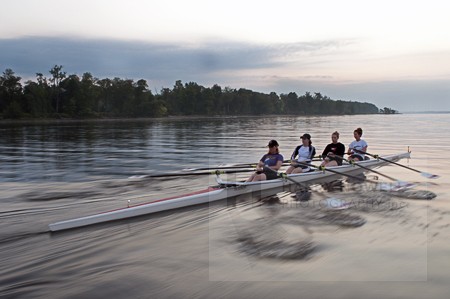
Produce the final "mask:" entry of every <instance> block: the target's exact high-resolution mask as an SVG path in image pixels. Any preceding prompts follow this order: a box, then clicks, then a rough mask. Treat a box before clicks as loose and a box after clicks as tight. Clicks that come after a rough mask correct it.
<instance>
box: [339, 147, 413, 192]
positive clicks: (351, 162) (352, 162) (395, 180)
mask: <svg viewBox="0 0 450 299" xmlns="http://www.w3.org/2000/svg"><path fill="white" fill-rule="evenodd" d="M332 156H333V157H336V158H338V159H341V160H343V161H346V162H348V163H350V164H352V165H356V166H358V167H361V168H363V169H366V170H368V171H371V172H374V173H376V174H378V175H381V176H384V177H385V178H388V179H390V180H391V181H394V182H396V183H397V185H398V186H406V185H408V186H411V187H409V188H412V187H415V186H416V185H414V184H409V183H406V182H403V181H399V180H397V179H394V178H393V177H390V176H388V175H385V174H383V173H381V172H378V171H376V170H373V169H370V168H369V167H365V166H362V165H360V164H359V163H356V162H355V161H353V160H347V159H345V158H343V157H341V156H338V155H332Z"/></svg>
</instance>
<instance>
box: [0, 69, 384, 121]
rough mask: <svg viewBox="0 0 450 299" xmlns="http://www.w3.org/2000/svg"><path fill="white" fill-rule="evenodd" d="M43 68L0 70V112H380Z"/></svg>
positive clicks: (324, 100)
mask: <svg viewBox="0 0 450 299" xmlns="http://www.w3.org/2000/svg"><path fill="white" fill-rule="evenodd" d="M49 73H50V75H51V76H50V77H48V78H47V77H45V76H44V74H42V73H36V81H31V80H29V81H27V82H25V85H22V84H21V82H20V81H21V79H22V78H21V77H18V76H15V73H14V72H13V71H12V70H11V69H6V70H5V71H4V72H3V76H0V116H2V117H3V118H16V119H17V118H53V117H59V118H95V117H159V116H169V115H205V116H213V115H270V114H289V115H314V114H324V115H344V114H360V113H379V112H380V111H379V110H378V108H377V107H376V106H375V105H374V104H371V103H361V102H353V101H342V100H332V99H331V98H329V97H327V96H324V95H322V94H321V93H319V92H315V93H314V94H311V93H310V92H306V93H305V94H304V95H301V96H298V95H297V94H296V93H295V92H290V93H288V94H284V93H282V94H280V95H277V94H276V93H275V92H271V93H269V94H265V93H260V92H256V91H252V90H249V89H245V88H240V89H233V88H230V87H225V88H222V87H220V86H219V85H217V84H215V85H214V86H212V87H204V86H201V85H198V84H197V83H195V82H189V83H185V84H183V83H182V82H181V81H176V82H175V85H174V86H173V88H172V89H170V88H162V89H161V91H160V92H159V93H158V92H157V93H156V94H153V93H152V91H151V90H150V89H149V88H148V84H147V81H146V80H143V79H141V80H138V81H136V82H135V81H134V80H132V79H120V78H117V77H116V78H114V79H109V78H106V79H98V78H95V77H93V76H92V74H91V73H88V72H86V73H84V74H83V75H82V76H78V75H75V74H74V75H67V73H66V72H65V71H63V66H61V65H59V66H58V65H55V66H54V67H53V68H52V69H50V71H49ZM387 109H390V108H387ZM387 109H386V107H385V108H384V110H383V113H386V112H385V111H388V110H387ZM390 110H392V109H390ZM390 110H389V111H390Z"/></svg>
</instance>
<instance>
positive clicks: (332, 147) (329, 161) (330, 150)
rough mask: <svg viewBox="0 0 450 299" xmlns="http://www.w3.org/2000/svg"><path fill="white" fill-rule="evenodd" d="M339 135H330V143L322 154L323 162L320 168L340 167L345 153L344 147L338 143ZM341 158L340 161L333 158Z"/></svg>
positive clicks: (335, 133) (334, 133)
mask: <svg viewBox="0 0 450 299" xmlns="http://www.w3.org/2000/svg"><path fill="white" fill-rule="evenodd" d="M338 140H339V133H338V131H334V132H333V134H331V141H332V142H331V143H330V144H328V145H327V146H326V147H325V149H324V150H323V152H322V157H323V158H324V161H323V162H322V164H320V166H325V167H332V166H341V165H342V157H344V153H345V145H343V144H342V143H340V142H338ZM336 155H337V156H339V157H341V159H339V158H336V157H335V156H336Z"/></svg>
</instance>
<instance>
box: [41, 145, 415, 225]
mask: <svg viewBox="0 0 450 299" xmlns="http://www.w3.org/2000/svg"><path fill="white" fill-rule="evenodd" d="M409 157H410V155H409V153H404V154H399V155H391V156H385V157H383V159H387V160H390V161H398V160H400V159H402V158H409ZM359 163H361V165H364V166H365V167H368V168H378V167H381V166H384V165H386V164H388V162H385V161H382V160H374V159H373V160H366V161H361V162H359ZM328 169H330V170H333V171H338V172H341V173H345V174H347V175H356V174H360V173H362V172H364V171H365V170H364V169H363V168H360V167H358V166H352V165H343V166H336V167H330V168H328ZM288 177H289V178H290V179H291V180H294V181H296V182H297V183H300V184H301V183H311V182H314V183H315V184H316V183H323V182H328V181H332V180H336V179H339V178H341V177H346V176H345V175H339V174H336V173H333V172H331V171H324V172H322V171H316V172H308V173H300V174H292V175H289V176H288ZM291 180H286V179H276V180H270V181H262V182H250V183H238V182H222V181H220V179H219V180H218V182H220V183H221V184H222V186H226V185H228V186H229V187H222V188H208V189H205V190H202V191H199V192H195V193H191V194H186V195H182V196H178V197H171V198H166V199H162V200H157V201H153V202H149V203H145V204H140V205H135V206H131V207H127V208H123V209H118V210H114V211H109V212H104V213H100V214H95V215H91V216H86V217H82V218H77V219H72V220H66V221H61V222H57V223H52V224H50V225H49V229H50V231H59V230H65V229H71V228H76V227H81V226H86V225H92V224H96V223H102V222H108V221H113V220H119V219H125V218H131V217H136V216H141V215H146V214H151V213H156V212H161V211H167V210H173V209H178V208H182V207H187V206H193V205H198V204H204V203H208V202H213V201H218V200H221V199H225V198H230V197H236V196H242V195H249V194H252V196H256V195H255V193H258V196H261V197H265V196H269V195H272V194H275V193H279V192H282V191H290V192H293V191H294V190H295V189H297V188H298V185H297V184H295V183H293V182H292V181H291Z"/></svg>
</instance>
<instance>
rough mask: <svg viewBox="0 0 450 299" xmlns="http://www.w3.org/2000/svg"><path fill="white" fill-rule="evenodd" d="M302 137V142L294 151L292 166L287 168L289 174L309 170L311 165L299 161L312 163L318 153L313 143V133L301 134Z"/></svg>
mask: <svg viewBox="0 0 450 299" xmlns="http://www.w3.org/2000/svg"><path fill="white" fill-rule="evenodd" d="M300 139H301V140H302V144H301V145H299V146H297V147H296V148H295V150H294V152H293V153H292V156H291V166H289V168H288V169H287V170H286V173H287V174H291V173H301V172H308V171H310V170H311V167H309V166H306V165H301V164H298V163H297V162H303V163H311V161H312V159H313V158H314V156H315V155H316V149H315V148H314V146H312V145H311V144H312V142H311V135H309V134H303V135H302V136H300ZM297 157H298V158H297Z"/></svg>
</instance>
